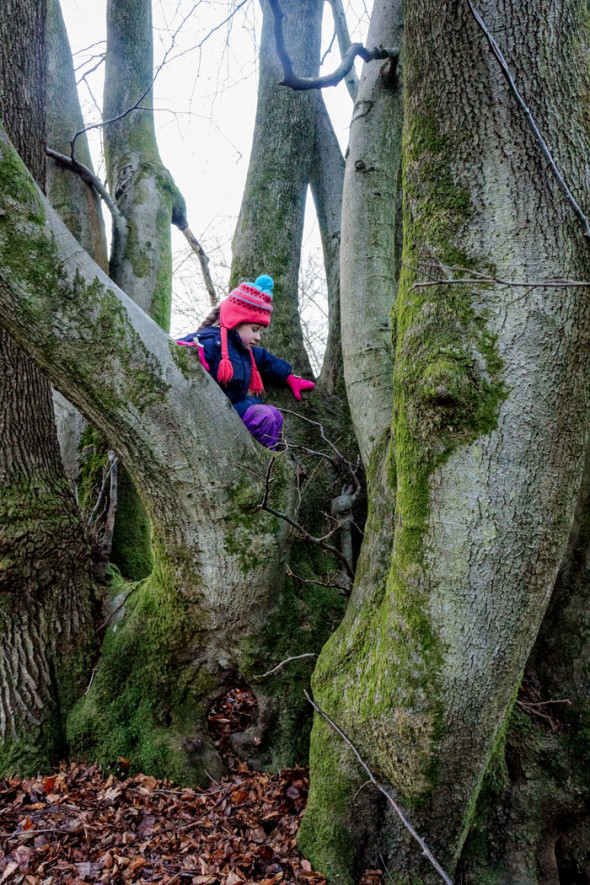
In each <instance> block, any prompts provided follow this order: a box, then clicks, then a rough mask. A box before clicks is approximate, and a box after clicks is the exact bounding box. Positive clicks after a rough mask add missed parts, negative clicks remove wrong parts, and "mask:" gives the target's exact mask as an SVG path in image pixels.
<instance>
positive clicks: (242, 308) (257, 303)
mask: <svg viewBox="0 0 590 885" xmlns="http://www.w3.org/2000/svg"><path fill="white" fill-rule="evenodd" d="M273 286H274V282H273V280H272V277H269V276H268V275H267V274H263V275H262V276H260V277H258V278H257V279H256V282H254V283H240V285H239V286H238V287H237V288H236V289H233V290H232V291H231V292H230V294H229V295H228V297H227V298H225V299H224V300H223V301H222V302H221V305H220V312H219V323H220V325H221V362H220V363H219V368H218V370H217V380H218V381H219V382H220V383H221V384H228V383H229V382H230V381H231V379H232V378H233V374H234V367H233V366H232V364H231V360H230V358H229V352H228V349H227V330H228V329H235V327H236V326H239V325H240V324H241V323H252V325H258V326H269V325H270V315H271V313H272V309H273V308H272V289H273ZM250 359H251V361H252V377H251V379H250V388H249V390H248V393H249V394H253V395H254V396H262V394H263V393H264V385H263V384H262V378H261V377H260V372H259V371H258V367H257V365H256V362H255V360H254V354H253V352H252V350H250Z"/></svg>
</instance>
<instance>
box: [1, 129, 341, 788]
mask: <svg viewBox="0 0 590 885" xmlns="http://www.w3.org/2000/svg"><path fill="white" fill-rule="evenodd" d="M0 153H1V155H2V159H1V162H0V189H1V191H2V193H1V198H2V200H3V201H4V205H7V206H10V208H11V211H10V212H9V213H7V214H6V215H5V216H2V217H0V268H1V277H0V304H1V306H0V315H1V317H2V323H3V324H4V325H5V326H6V327H7V329H8V330H9V331H10V333H11V334H13V335H14V336H15V338H16V339H18V341H19V342H20V343H21V344H23V345H24V346H26V347H27V349H28V350H29V351H30V352H31V353H33V354H34V357H35V359H36V360H38V361H39V362H40V363H41V365H42V366H43V368H44V369H45V370H46V371H47V373H48V374H49V375H50V377H51V379H52V381H53V383H54V385H55V386H56V387H57V388H58V389H60V390H61V391H62V393H64V395H66V396H67V397H68V399H70V400H71V401H72V402H74V404H75V405H76V406H77V407H78V408H79V409H80V410H81V411H82V412H83V413H84V415H85V416H86V417H87V418H88V420H90V421H91V422H92V423H93V425H94V426H96V427H97V428H98V429H99V430H101V431H102V432H103V433H104V434H105V436H106V437H107V439H108V440H109V442H112V444H113V447H116V448H117V450H118V451H119V452H120V453H121V454H122V457H123V458H124V459H125V462H126V463H127V464H128V465H129V470H130V473H131V476H132V478H133V480H134V482H135V484H136V487H138V488H140V489H141V493H142V497H143V501H144V503H145V506H146V509H147V512H148V515H149V517H150V521H151V523H152V526H153V532H154V546H155V554H156V555H155V565H154V571H153V573H152V575H151V576H150V578H149V579H148V580H147V581H145V582H143V583H142V584H141V585H140V587H139V588H137V589H136V591H135V592H134V593H133V594H132V596H131V597H130V599H129V601H128V603H127V604H126V606H125V609H126V611H125V617H124V620H123V622H122V623H120V624H115V625H114V626H113V627H112V628H111V629H109V631H108V634H107V636H106V638H105V643H104V647H103V657H102V660H101V666H100V668H99V670H98V672H97V674H96V678H95V679H94V682H93V684H92V688H91V690H90V692H89V694H88V695H87V696H86V698H85V699H84V700H83V701H82V702H81V703H80V705H79V707H78V709H77V710H76V711H75V714H74V716H73V717H72V718H71V721H70V728H69V734H70V738H71V740H72V741H73V744H74V746H75V747H76V749H77V751H78V752H80V753H85V754H89V753H93V754H96V755H98V757H99V758H100V759H101V760H102V761H103V762H105V763H112V762H115V761H116V759H117V757H118V756H119V755H123V756H126V757H127V758H130V759H131V762H132V765H133V767H134V768H136V769H137V768H143V769H144V770H153V771H156V772H159V773H161V774H168V775H169V776H174V777H176V778H177V779H180V778H182V779H183V780H185V781H186V780H187V779H190V778H193V779H194V777H196V776H197V777H200V778H202V779H203V780H205V779H206V777H207V775H206V774H205V772H206V771H208V772H209V773H210V774H213V776H215V773H216V772H217V773H219V771H220V770H221V766H220V761H219V758H218V757H217V753H216V751H215V750H214V748H213V746H212V744H211V740H210V738H209V736H208V733H207V728H206V714H207V711H208V708H209V705H210V703H211V701H212V699H213V698H215V697H217V696H218V695H219V694H220V693H223V691H224V690H226V689H227V688H228V687H231V686H233V685H236V684H244V682H246V683H251V684H253V682H254V680H253V676H254V675H256V674H260V673H264V672H265V671H266V670H268V669H269V664H271V665H272V664H274V663H276V658H275V657H272V656H274V654H275V653H276V649H277V648H278V647H280V642H285V641H289V640H290V641H292V642H293V643H301V644H306V645H307V649H308V648H309V647H312V648H313V647H317V645H318V642H319V641H320V637H325V633H326V629H327V627H326V622H327V621H328V620H329V618H328V617H327V615H326V608H325V606H323V605H322V604H321V602H320V600H317V599H316V605H315V608H314V609H312V610H311V611H310V612H309V617H307V619H306V624H305V628H304V629H303V630H302V631H300V635H297V636H294V635H293V630H292V629H291V630H290V631H285V624H286V623H290V624H291V625H292V623H293V618H297V617H299V609H298V604H297V603H296V602H295V601H294V600H293V598H292V594H291V595H289V594H288V593H286V592H285V593H284V592H282V590H281V587H282V581H283V576H284V565H283V563H284V560H285V557H286V555H287V551H288V548H289V545H290V543H291V535H290V532H289V531H288V529H287V526H286V523H283V522H281V521H277V520H276V519H275V517H272V516H270V515H268V514H263V513H260V512H259V511H258V509H257V507H258V504H259V503H260V502H261V501H262V498H263V494H264V489H265V480H266V476H267V471H268V469H269V459H270V457H271V455H270V454H269V453H267V452H265V450H264V449H262V448H261V447H260V446H257V445H256V444H255V443H254V442H253V440H252V438H251V437H250V435H249V434H248V432H247V431H246V429H245V428H244V425H243V424H242V422H241V421H240V419H239V418H238V416H237V414H236V413H235V411H234V410H233V409H232V408H231V406H230V404H229V403H228V402H227V400H226V398H225V396H224V395H223V393H222V392H221V391H220V389H219V387H218V386H217V385H216V384H215V382H214V381H213V379H212V378H211V377H210V376H209V375H207V374H206V373H205V372H203V370H202V367H201V366H200V363H199V362H198V361H197V360H193V359H191V358H190V355H189V354H187V353H186V351H185V350H182V349H180V348H177V347H176V346H175V345H173V344H172V343H171V341H170V339H169V337H168V336H167V335H166V334H165V333H164V332H163V331H162V330H161V329H160V328H159V327H158V326H157V324H156V323H154V321H153V320H151V319H150V318H149V317H148V316H147V315H146V314H144V313H143V311H142V310H141V309H140V308H139V307H138V306H137V305H136V304H135V302H133V301H132V300H131V299H129V298H128V297H127V296H126V295H125V294H124V293H123V292H121V291H120V290H118V289H117V288H116V287H115V286H114V284H113V283H112V282H111V281H110V280H108V279H107V278H106V277H105V276H104V275H102V274H101V273H100V271H99V269H98V268H97V267H96V265H94V264H93V262H92V261H91V259H90V258H89V256H87V254H86V253H85V252H84V251H83V250H82V249H81V248H80V246H79V245H78V244H77V243H76V242H75V241H74V240H73V238H72V237H71V235H70V234H69V233H68V232H67V231H66V230H65V228H64V227H63V225H62V224H61V223H60V221H59V219H58V218H57V216H56V215H55V213H54V212H53V211H52V210H51V208H50V207H49V206H48V205H47V204H46V203H43V201H42V199H41V195H40V194H38V192H36V191H35V190H34V189H33V187H32V185H31V183H30V182H29V181H28V180H27V178H26V174H25V169H24V167H23V166H22V165H20V163H19V161H18V158H17V157H16V156H15V154H14V152H13V151H12V149H11V147H10V145H9V143H8V142H7V140H6V139H3V140H2V142H1V144H0ZM35 267H42V268H43V280H44V284H43V286H42V287H39V286H38V285H37V281H36V280H37V278H36V277H35V276H34V275H33V276H31V273H29V271H28V270H26V269H27V268H28V269H31V268H35ZM23 268H24V269H25V270H24V272H23ZM90 342H92V348H89V346H88V345H89V343H90ZM245 465H247V466H245ZM272 477H273V483H272V488H271V498H270V501H271V503H272V505H273V506H274V507H276V509H278V510H280V511H284V512H287V513H294V511H295V508H296V506H297V501H296V500H292V498H296V496H295V495H294V488H295V486H294V483H293V480H292V477H290V468H289V466H288V462H286V461H285V459H281V458H279V459H278V460H277V461H276V463H275V464H274V466H273V472H272ZM287 634H288V635H287ZM285 636H286V639H285ZM277 637H278V639H277ZM307 649H305V650H307ZM281 651H282V649H281ZM297 651H298V649H296V653H297ZM284 678H285V684H287V685H288V684H289V683H290V682H291V679H292V676H291V675H290V674H288V675H286V676H285V677H284ZM281 684H282V683H281V678H273V679H272V680H270V681H269V682H266V683H264V684H261V685H260V687H258V686H256V693H257V697H258V703H259V710H260V715H259V721H258V733H257V734H256V735H254V734H251V735H250V737H251V738H252V740H251V748H249V747H248V745H247V743H246V744H245V745H244V753H245V754H246V755H247V754H248V753H249V752H250V750H251V752H252V753H253V754H254V755H255V756H256V758H258V759H259V758H261V754H262V753H263V752H265V753H266V754H267V757H269V758H274V760H275V761H276V762H278V763H280V764H286V762H288V761H290V762H293V761H294V758H293V744H292V743H291V746H289V734H291V736H292V733H293V723H292V722H290V715H291V711H290V710H289V708H288V704H287V702H286V701H284V699H283V695H282V692H281ZM285 695H286V693H285ZM287 700H288V698H287ZM269 724H270V725H271V726H272V728H269ZM265 730H267V731H269V732H272V738H273V741H274V746H273V745H271V746H269V745H268V743H267V742H266V734H265ZM284 736H286V737H285V740H284V742H281V741H282V737H284ZM255 738H256V739H255ZM275 746H279V747H280V753H278V752H277V753H275V750H274V747H275ZM252 748H254V749H252ZM280 754H282V756H281V755H280ZM299 758H301V757H299Z"/></svg>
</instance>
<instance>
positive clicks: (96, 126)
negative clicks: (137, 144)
mask: <svg viewBox="0 0 590 885" xmlns="http://www.w3.org/2000/svg"><path fill="white" fill-rule="evenodd" d="M196 8H197V6H196V5H195V6H193V7H192V9H191V10H190V12H188V13H187V15H185V17H184V18H183V19H182V21H181V23H180V24H179V26H178V27H177V28H176V30H175V31H174V33H173V34H172V40H171V42H170V46H169V47H168V49H167V50H166V52H165V53H164V58H163V59H162V61H161V63H160V64H159V65H158V67H157V68H156V70H155V72H154V74H153V76H152V79H151V80H150V82H149V84H148V86H147V87H146V88H145V90H144V91H143V92H142V94H141V95H140V96H139V98H138V99H137V101H136V102H135V104H133V105H132V106H131V107H129V108H127V110H125V111H123V112H122V113H120V114H117V115H116V116H115V117H111V119H110V120H103V121H102V122H101V123H93V124H92V125H90V126H85V127H84V128H82V129H78V131H77V132H75V133H74V135H73V137H72V139H71V141H70V148H71V156H72V160H73V159H74V158H75V151H76V141H77V140H78V138H79V137H80V136H81V135H83V134H84V133H85V132H89V131H90V130H91V129H103V128H104V127H105V126H108V125H109V124H110V123H116V122H117V121H118V120H122V119H123V118H124V117H126V116H127V115H128V114H130V113H131V112H132V111H147V110H151V109H150V108H142V107H140V105H141V102H142V101H143V100H144V98H145V97H146V95H148V94H149V92H150V91H151V89H152V87H153V85H154V83H155V82H156V79H157V77H158V74H159V73H160V71H161V70H162V68H163V67H164V66H165V64H166V63H167V61H168V56H169V55H170V53H171V52H172V50H173V49H174V46H175V43H176V38H177V36H178V34H179V33H180V31H181V30H182V28H183V27H184V25H185V23H186V21H187V20H188V19H189V18H190V17H191V15H192V14H193V12H194V11H195V9H196Z"/></svg>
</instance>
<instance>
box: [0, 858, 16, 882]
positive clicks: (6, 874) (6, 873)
mask: <svg viewBox="0 0 590 885" xmlns="http://www.w3.org/2000/svg"><path fill="white" fill-rule="evenodd" d="M16 870H18V864H17V863H14V862H12V863H9V864H8V866H7V867H6V868H5V870H4V872H3V873H2V878H1V879H0V882H6V880H7V879H9V878H10V877H11V876H12V874H13V873H14V872H15V871H16Z"/></svg>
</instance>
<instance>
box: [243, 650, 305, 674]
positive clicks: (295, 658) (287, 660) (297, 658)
mask: <svg viewBox="0 0 590 885" xmlns="http://www.w3.org/2000/svg"><path fill="white" fill-rule="evenodd" d="M303 658H317V654H316V652H314V651H308V652H306V653H305V654H304V655H294V656H293V657H292V658H285V660H284V661H281V663H280V664H277V665H276V667H273V668H272V670H267V672H266V673H261V674H260V676H253V677H252V679H265V678H266V677H267V676H272V675H273V674H274V673H278V672H279V670H281V669H282V668H283V667H284V666H285V664H290V663H291V661H301V660H302V659H303Z"/></svg>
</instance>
